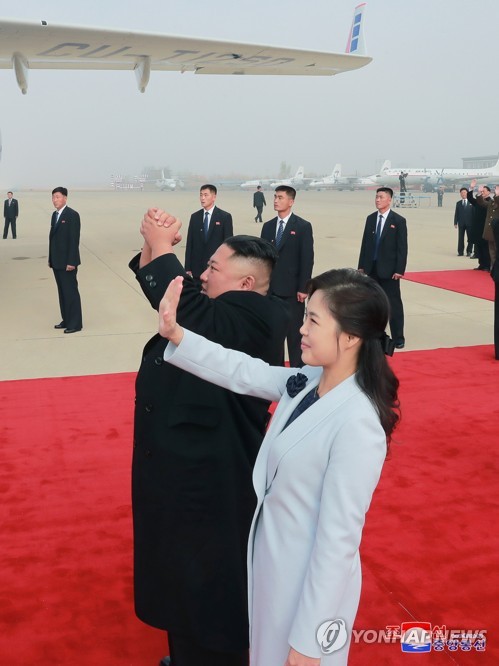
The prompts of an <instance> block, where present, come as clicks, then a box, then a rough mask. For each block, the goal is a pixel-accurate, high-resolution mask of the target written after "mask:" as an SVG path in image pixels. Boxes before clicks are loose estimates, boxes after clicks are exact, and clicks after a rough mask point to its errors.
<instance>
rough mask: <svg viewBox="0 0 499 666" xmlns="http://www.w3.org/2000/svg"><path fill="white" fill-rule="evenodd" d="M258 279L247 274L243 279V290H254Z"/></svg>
mask: <svg viewBox="0 0 499 666" xmlns="http://www.w3.org/2000/svg"><path fill="white" fill-rule="evenodd" d="M255 284H256V280H255V277H254V275H246V276H245V277H243V279H242V280H241V291H254V289H255Z"/></svg>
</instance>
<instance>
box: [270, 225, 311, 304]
mask: <svg viewBox="0 0 499 666" xmlns="http://www.w3.org/2000/svg"><path fill="white" fill-rule="evenodd" d="M276 224H277V217H274V219H273V220H270V221H269V222H265V224H264V225H263V227H262V233H261V237H262V238H265V239H266V240H268V241H269V242H270V243H272V244H273V245H275V235H276ZM313 267H314V237H313V233H312V225H311V224H310V222H307V220H303V219H302V218H301V217H298V216H297V215H295V214H294V213H291V216H290V218H289V220H288V222H287V224H286V228H285V229H284V234H283V237H282V241H281V246H280V247H279V259H278V260H277V264H276V266H275V268H274V270H273V272H272V279H271V281H270V291H271V293H272V294H276V295H277V296H280V297H281V298H290V297H292V296H296V294H297V292H299V291H300V292H302V293H305V292H306V284H307V282H308V280H310V278H311V276H312V268H313Z"/></svg>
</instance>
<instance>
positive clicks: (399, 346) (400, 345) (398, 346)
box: [395, 342, 405, 349]
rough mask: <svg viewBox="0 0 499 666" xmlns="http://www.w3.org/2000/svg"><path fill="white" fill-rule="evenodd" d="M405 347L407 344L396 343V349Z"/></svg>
mask: <svg viewBox="0 0 499 666" xmlns="http://www.w3.org/2000/svg"><path fill="white" fill-rule="evenodd" d="M404 347H405V342H396V343H395V349H403V348H404Z"/></svg>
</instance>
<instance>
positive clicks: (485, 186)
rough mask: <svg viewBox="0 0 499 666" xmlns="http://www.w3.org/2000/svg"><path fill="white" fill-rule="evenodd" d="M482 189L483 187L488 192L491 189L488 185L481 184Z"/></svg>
mask: <svg viewBox="0 0 499 666" xmlns="http://www.w3.org/2000/svg"><path fill="white" fill-rule="evenodd" d="M483 189H484V190H487V192H488V193H489V194H490V192H491V189H490V187H489V186H488V185H484V186H483Z"/></svg>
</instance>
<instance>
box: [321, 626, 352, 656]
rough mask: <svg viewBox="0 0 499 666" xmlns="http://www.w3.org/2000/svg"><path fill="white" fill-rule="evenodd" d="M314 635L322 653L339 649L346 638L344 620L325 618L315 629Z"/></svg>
mask: <svg viewBox="0 0 499 666" xmlns="http://www.w3.org/2000/svg"><path fill="white" fill-rule="evenodd" d="M316 637H317V642H318V643H319V646H320V648H321V652H322V653H323V654H331V653H332V652H336V651H337V650H340V649H341V648H342V647H343V646H344V645H345V643H346V642H347V640H348V633H347V628H346V624H345V620H342V619H340V618H338V619H336V620H326V621H325V622H323V623H322V624H321V626H320V627H319V628H318V629H317V633H316Z"/></svg>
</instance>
